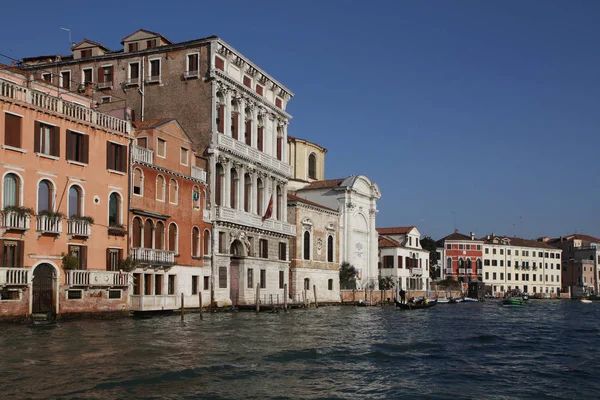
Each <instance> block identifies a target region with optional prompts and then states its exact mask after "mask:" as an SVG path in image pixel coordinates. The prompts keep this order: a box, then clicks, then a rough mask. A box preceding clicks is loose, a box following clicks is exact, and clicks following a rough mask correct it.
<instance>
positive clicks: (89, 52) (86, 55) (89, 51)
mask: <svg viewBox="0 0 600 400" xmlns="http://www.w3.org/2000/svg"><path fill="white" fill-rule="evenodd" d="M91 56H92V49H87V50H81V58H89V57H91Z"/></svg>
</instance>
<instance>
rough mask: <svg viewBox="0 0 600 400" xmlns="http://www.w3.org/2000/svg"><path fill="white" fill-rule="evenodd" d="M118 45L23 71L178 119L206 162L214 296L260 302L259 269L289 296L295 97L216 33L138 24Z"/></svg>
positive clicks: (106, 106)
mask: <svg viewBox="0 0 600 400" xmlns="http://www.w3.org/2000/svg"><path fill="white" fill-rule="evenodd" d="M121 44H122V46H123V47H122V49H119V50H116V51H112V50H108V48H107V47H104V46H103V45H100V44H99V43H96V42H93V41H90V40H84V41H82V42H81V43H79V44H77V45H76V46H74V48H73V55H72V56H61V57H51V58H48V57H32V58H28V59H24V60H23V63H22V68H24V69H26V70H28V71H31V72H32V73H34V74H35V75H36V76H37V77H42V76H45V77H46V78H47V79H49V80H50V81H51V82H53V83H54V84H55V85H58V86H60V87H62V88H65V89H69V90H72V91H80V92H82V93H89V94H90V95H91V96H92V98H93V99H94V100H95V101H96V102H97V103H98V104H99V107H100V109H103V110H107V111H110V112H111V113H114V114H115V115H117V114H119V113H121V111H119V110H131V116H132V117H133V119H134V120H135V121H145V120H149V119H165V118H175V119H177V121H178V122H179V123H180V124H181V126H182V127H183V129H184V130H185V132H186V133H187V135H188V136H189V137H190V139H191V141H192V149H193V150H194V151H196V152H197V153H198V154H199V155H202V156H204V157H206V158H207V160H208V162H207V166H206V170H207V173H208V180H207V182H208V185H209V188H211V190H209V193H208V196H207V201H208V208H209V210H210V219H211V221H212V222H213V240H212V243H213V249H212V250H211V252H210V254H211V262H212V271H213V274H212V276H211V282H210V284H211V288H212V289H213V292H214V296H215V298H214V300H215V301H216V303H217V304H218V305H228V304H231V303H236V302H237V303H239V304H246V303H253V302H254V299H255V290H254V289H252V288H249V287H248V277H249V275H250V274H251V273H253V272H257V273H258V271H259V270H260V271H261V272H260V276H261V277H263V278H264V279H263V281H262V282H261V283H260V285H259V286H262V288H261V287H259V288H260V290H261V291H262V293H263V294H266V295H274V296H275V295H281V296H283V295H284V293H283V289H281V288H280V287H279V277H280V273H281V272H282V271H283V273H284V280H285V281H287V279H288V261H287V260H280V257H279V249H280V247H282V246H285V247H286V248H288V247H289V243H288V242H289V238H291V237H293V236H294V235H295V227H294V225H293V224H290V223H288V222H287V210H286V208H287V202H286V201H285V199H286V198H287V184H288V179H289V178H290V177H291V167H290V166H289V165H288V154H287V153H288V151H287V146H286V143H287V126H288V123H289V120H290V119H291V116H290V115H289V114H288V113H287V112H286V107H287V103H288V101H289V100H290V99H291V98H292V96H293V93H292V92H291V91H290V90H289V89H287V88H286V87H285V86H283V85H282V84H281V83H279V82H278V81H277V80H275V79H274V78H272V77H271V76H270V75H268V74H267V73H266V72H265V71H264V70H262V69H261V68H260V67H258V66H257V65H256V64H254V63H253V62H252V61H250V60H249V59H247V58H246V57H244V56H243V55H242V54H241V53H240V52H238V51H237V50H235V49H234V48H233V47H232V46H230V45H229V44H228V43H226V42H225V41H223V40H222V39H220V38H218V37H215V36H211V37H207V38H203V39H197V40H190V41H186V42H182V43H173V42H171V41H169V40H168V39H166V38H165V37H164V36H162V35H161V34H158V33H155V32H151V31H147V30H143V29H140V30H138V31H136V32H134V33H132V34H131V35H129V36H127V37H125V38H124V39H123V40H122V41H121ZM44 74H45V75H44ZM69 79H70V80H69ZM73 81H75V82H73ZM67 82H70V83H67ZM126 113H127V112H125V113H122V114H126ZM286 253H287V251H286ZM251 270H252V271H253V272H250V271H251ZM263 270H264V272H262V271H263Z"/></svg>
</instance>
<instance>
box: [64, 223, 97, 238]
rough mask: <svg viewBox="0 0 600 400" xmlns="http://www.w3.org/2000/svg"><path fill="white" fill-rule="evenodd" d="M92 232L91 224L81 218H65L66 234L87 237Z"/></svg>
mask: <svg viewBox="0 0 600 400" xmlns="http://www.w3.org/2000/svg"><path fill="white" fill-rule="evenodd" d="M91 234H92V224H90V223H89V222H88V221H85V220H82V219H70V220H67V235H71V236H79V237H89V236H90V235H91Z"/></svg>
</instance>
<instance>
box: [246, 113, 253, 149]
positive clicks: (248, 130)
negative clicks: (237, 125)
mask: <svg viewBox="0 0 600 400" xmlns="http://www.w3.org/2000/svg"><path fill="white" fill-rule="evenodd" d="M246 144H247V145H248V146H252V120H250V119H249V120H247V121H246Z"/></svg>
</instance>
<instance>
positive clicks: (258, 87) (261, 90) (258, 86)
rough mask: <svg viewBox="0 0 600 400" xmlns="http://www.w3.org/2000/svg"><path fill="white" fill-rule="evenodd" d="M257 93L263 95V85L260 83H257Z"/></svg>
mask: <svg viewBox="0 0 600 400" xmlns="http://www.w3.org/2000/svg"><path fill="white" fill-rule="evenodd" d="M256 94H258V95H261V96H262V95H263V87H262V86H260V85H258V84H257V85H256Z"/></svg>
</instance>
